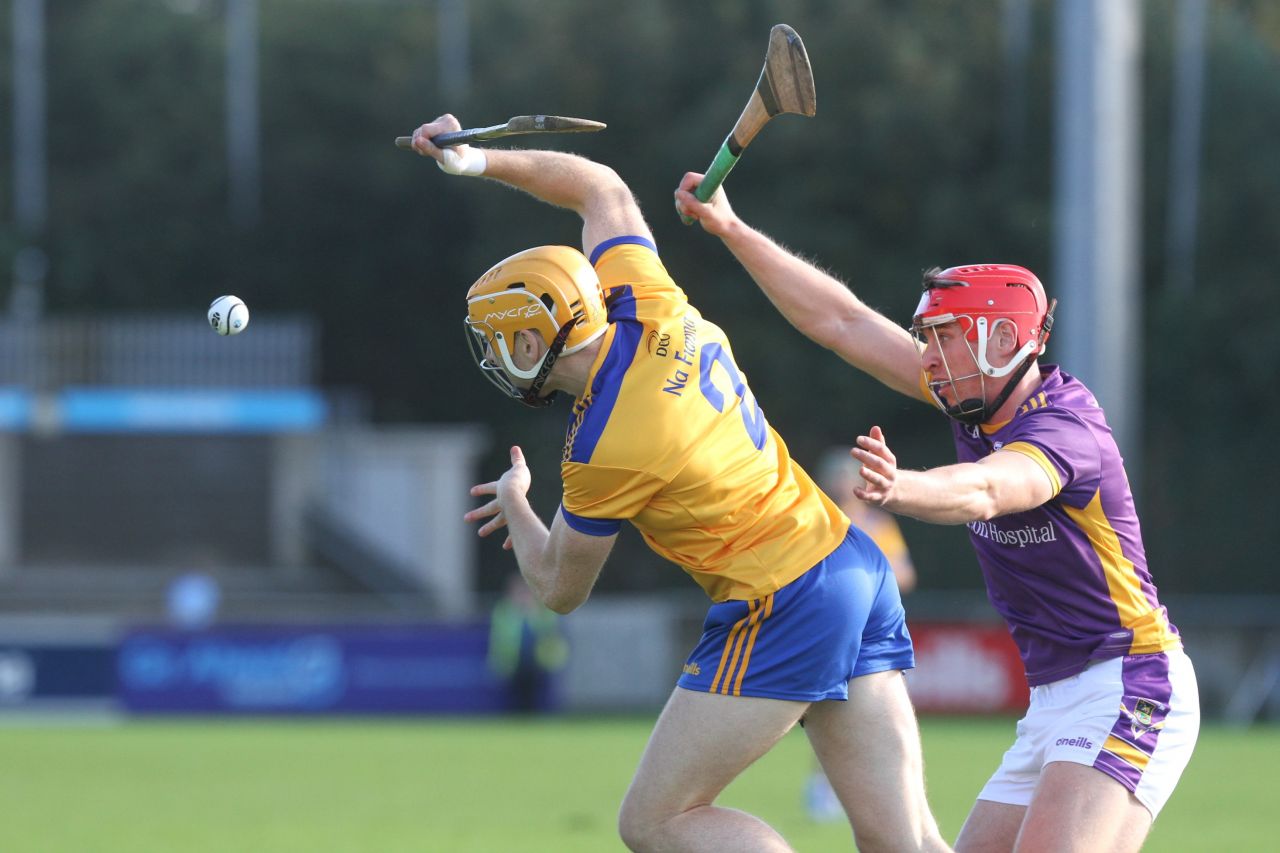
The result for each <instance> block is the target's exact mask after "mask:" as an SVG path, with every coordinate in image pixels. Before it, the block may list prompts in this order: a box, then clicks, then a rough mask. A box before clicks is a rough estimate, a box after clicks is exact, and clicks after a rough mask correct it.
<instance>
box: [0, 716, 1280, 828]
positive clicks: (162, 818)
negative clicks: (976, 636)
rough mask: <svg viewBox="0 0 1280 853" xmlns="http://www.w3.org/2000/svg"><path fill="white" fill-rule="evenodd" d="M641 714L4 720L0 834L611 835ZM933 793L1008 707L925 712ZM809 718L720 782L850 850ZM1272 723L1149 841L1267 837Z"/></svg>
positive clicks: (936, 803)
mask: <svg viewBox="0 0 1280 853" xmlns="http://www.w3.org/2000/svg"><path fill="white" fill-rule="evenodd" d="M651 724H652V719H651V718H648V717H646V718H630V717H628V718H622V719H597V718H577V717H566V718H551V719H542V720H532V721H528V722H520V721H510V720H494V719H486V720H435V719H423V720H395V721H370V720H352V721H303V720H282V721H245V722H227V721H206V720H198V721H190V722H179V721H158V722H130V723H122V724H112V725H76V726H50V725H37V724H32V725H25V724H22V723H20V722H14V721H10V722H9V724H8V725H5V726H4V727H2V728H0V850H4V851H9V852H10V853H26V851H33V853H34V851H39V853H57V852H58V851H68V853H72V851H74V853H85V851H93V852H94V853H114V852H115V851H120V853H126V851H127V853H147V851H164V853H170V851H176V852H177V853H198V851H210V853H213V851H217V853H226V851H237V853H248V852H249V851H263V852H264V853H287V851H305V853H316V851H344V852H345V851H352V853H354V852H355V851H371V852H372V851H376V852H377V853H393V851H442V852H443V853H465V852H466V851H476V853H481V852H482V851H483V853H491V851H548V853H552V851H554V853H573V851H584V853H585V851H592V853H595V852H596V851H610V850H622V849H623V848H622V845H621V843H620V842H619V841H618V840H617V836H616V834H615V830H614V818H615V815H616V813H617V806H618V803H619V801H620V800H621V798H622V794H623V792H624V791H625V790H626V786H627V783H628V782H629V780H630V778H631V772H632V770H633V768H634V767H635V764H636V761H637V759H638V758H639V755H640V751H641V750H642V749H643V747H644V743H645V739H646V737H647V736H648V732H649V728H650V725H651ZM922 728H923V737H924V745H925V760H926V763H927V774H928V781H929V790H930V800H931V802H932V804H933V808H934V812H935V813H936V815H937V817H938V820H939V823H940V824H941V826H942V830H943V833H944V835H945V836H946V837H948V838H952V839H953V838H954V837H955V834H956V832H957V831H958V830H959V828H960V824H961V822H962V821H963V820H964V816H965V814H966V813H967V811H968V808H969V806H970V804H971V803H972V800H973V797H974V795H975V794H976V793H977V791H978V789H979V787H980V786H981V784H982V782H983V781H984V780H985V778H986V777H987V775H988V774H989V773H990V771H991V770H992V769H993V768H994V766H995V763H996V762H997V760H998V759H999V757H1000V754H1001V753H1002V751H1003V750H1004V748H1005V747H1006V746H1007V745H1008V743H1009V741H1010V739H1011V738H1012V736H1013V721H1012V720H968V719H965V720H951V719H936V718H935V719H925V720H924V721H923V722H922ZM810 760H811V759H810V753H809V750H808V745H807V743H806V741H805V739H804V736H803V735H802V734H801V733H800V732H799V731H796V732H793V733H791V734H790V735H788V736H787V737H786V738H785V739H784V740H783V741H782V743H781V744H779V746H778V747H777V748H776V749H775V750H774V751H773V752H772V753H770V754H769V755H767V756H765V758H764V759H762V760H761V761H760V762H759V763H758V764H756V765H755V766H754V767H752V768H751V769H750V770H748V771H747V773H746V774H744V776H743V777H742V778H741V779H739V780H738V781H737V782H736V783H734V785H733V786H731V787H730V788H729V790H728V791H726V792H725V794H724V796H723V798H722V800H721V802H722V803H725V804H728V805H733V806H737V807H740V808H744V809H747V810H748V811H751V812H754V813H755V814H758V815H760V816H761V817H763V818H764V819H766V820H768V821H769V822H770V823H772V824H773V825H774V826H775V827H777V828H778V829H779V830H780V831H781V832H782V833H783V835H784V836H786V837H787V839H788V840H789V841H790V842H791V843H792V844H793V845H794V846H795V848H796V849H797V850H800V851H814V853H818V851H828V850H851V849H853V845H852V842H851V838H850V835H849V831H848V829H847V828H846V826H845V825H844V824H843V823H841V824H834V825H832V824H814V823H812V822H810V821H809V820H808V819H807V818H806V816H805V813H804V810H803V802H802V788H803V781H804V779H805V777H806V775H807V773H808V771H809V767H810ZM1277 767H1280V729H1276V728H1252V729H1244V730H1234V729H1224V728H1219V727H1206V729H1205V730H1204V731H1203V732H1202V733H1201V738H1200V745H1199V747H1198V749H1197V752H1196V755H1195V758H1194V759H1193V760H1192V763H1191V766H1190V768H1189V769H1188V771H1187V773H1186V775H1185V776H1184V778H1183V781H1182V784H1181V786H1180V787H1179V788H1178V790H1177V792H1176V793H1175V794H1174V797H1173V799H1172V801H1171V802H1170V804H1169V806H1168V808H1167V809H1166V811H1165V813H1164V815H1162V817H1161V819H1160V821H1159V822H1158V823H1157V824H1156V827H1155V830H1154V831H1153V833H1152V835H1151V838H1150V840H1149V842H1148V844H1147V847H1146V850H1147V851H1155V852H1156V853H1160V851H1215V853H1216V851H1223V850H1265V849H1274V845H1275V839H1276V827H1277V824H1276V818H1275V805H1274V802H1275V789H1276V782H1277V777H1278V776H1280V771H1277V769H1276V768H1277Z"/></svg>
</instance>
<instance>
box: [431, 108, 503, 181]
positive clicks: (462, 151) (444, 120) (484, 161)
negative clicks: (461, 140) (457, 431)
mask: <svg viewBox="0 0 1280 853" xmlns="http://www.w3.org/2000/svg"><path fill="white" fill-rule="evenodd" d="M455 130H462V125H461V124H459V123H458V120H457V119H456V118H454V117H453V116H452V115H450V114H449V113H445V114H444V115H442V116H440V118H438V119H436V120H435V121H433V122H429V123H427V124H424V125H422V126H421V127H419V128H418V129H417V130H415V131H414V132H413V143H412V144H413V150H414V151H417V152H418V153H419V154H421V155H423V156H424V157H431V158H432V159H434V160H435V161H436V165H437V166H439V167H440V169H441V171H444V172H448V173H449V174H450V175H468V176H473V177H474V176H476V175H483V174H484V171H485V169H486V168H488V166H489V160H488V158H487V157H485V154H484V151H482V150H481V149H479V148H472V147H471V146H470V145H453V146H450V147H449V148H438V147H436V146H435V145H433V144H432V143H431V140H432V139H434V138H436V137H437V136H439V135H440V134H442V133H451V132H453V131H455Z"/></svg>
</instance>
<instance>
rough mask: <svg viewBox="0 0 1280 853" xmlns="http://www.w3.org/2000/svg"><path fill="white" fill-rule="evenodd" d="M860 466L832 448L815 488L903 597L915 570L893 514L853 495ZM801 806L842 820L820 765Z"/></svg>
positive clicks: (820, 818) (845, 451)
mask: <svg viewBox="0 0 1280 853" xmlns="http://www.w3.org/2000/svg"><path fill="white" fill-rule="evenodd" d="M861 467H862V466H861V465H859V464H858V463H857V462H856V461H854V459H853V457H851V456H850V455H849V448H847V447H833V448H831V449H830V450H828V451H826V452H825V453H824V454H823V455H822V458H821V459H819V460H818V465H817V473H818V485H819V486H821V487H822V491H824V492H826V493H827V495H828V496H830V497H831V499H832V500H834V501H835V502H836V505H837V506H839V507H840V509H841V510H843V511H844V514H845V515H847V516H849V521H850V522H851V523H852V524H854V525H856V526H857V527H858V528H859V529H860V530H862V531H863V532H864V533H866V534H867V535H868V536H870V537H871V540H872V541H873V542H875V543H876V545H877V546H879V548H880V550H881V551H883V552H884V556H885V559H887V560H888V561H889V567H890V568H891V569H893V577H894V579H895V580H896V581H897V583H898V592H899V593H900V594H902V595H904V596H905V595H906V594H907V593H909V592H911V591H912V590H913V589H915V588H916V567H915V564H914V563H912V562H911V552H910V551H908V550H907V540H906V539H904V538H903V536H902V528H901V527H900V526H899V525H898V519H897V518H895V517H894V515H893V513H890V512H885V511H884V510H882V509H880V508H879V507H876V506H872V505H871V504H869V503H866V502H865V501H861V500H858V496H857V495H856V494H854V491H855V490H857V489H860V488H862V487H863V486H864V485H865V483H866V481H865V480H863V479H862V473H861V472H860V471H859V469H860V468H861ZM804 803H805V811H806V812H808V814H809V817H810V818H811V819H812V820H815V821H817V822H819V823H832V822H834V821H837V820H841V819H842V818H843V817H844V808H843V807H841V805H840V799H839V797H837V796H836V792H835V789H834V788H832V787H831V781H830V780H829V779H827V774H826V773H823V772H822V765H820V764H816V763H815V764H814V767H813V770H812V771H811V772H810V773H809V778H808V780H807V781H806V782H805V788H804Z"/></svg>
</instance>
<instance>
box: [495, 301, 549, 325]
mask: <svg viewBox="0 0 1280 853" xmlns="http://www.w3.org/2000/svg"><path fill="white" fill-rule="evenodd" d="M541 313H542V303H541V302H533V303H530V304H528V305H518V306H516V307H515V308H508V309H507V310H506V311H493V312H490V313H488V314H485V315H484V321H485V322H486V323H493V322H494V321H495V320H496V321H501V320H509V319H513V320H519V319H524V320H527V319H529V318H531V317H536V316H538V315H539V314H541Z"/></svg>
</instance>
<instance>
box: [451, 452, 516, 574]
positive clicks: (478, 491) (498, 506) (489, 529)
mask: <svg viewBox="0 0 1280 853" xmlns="http://www.w3.org/2000/svg"><path fill="white" fill-rule="evenodd" d="M531 485H533V474H531V473H530V471H529V466H528V465H527V464H526V463H525V461H524V452H523V451H522V450H521V449H520V448H519V447H512V448H511V467H510V468H508V469H507V471H506V473H504V474H503V475H502V476H501V477H499V478H498V479H497V480H494V481H493V482H491V483H481V484H480V485H478V486H472V487H471V496H472V497H480V496H482V495H493V500H491V501H489V502H488V503H487V504H485V505H483V506H479V507H476V508H475V509H473V510H471V511H470V512H468V513H467V514H466V515H464V516H463V517H462V520H463V521H466V522H473V521H479V520H481V519H484V518H487V519H489V520H488V521H487V522H485V523H484V524H482V525H481V526H480V528H479V529H478V530H476V533H478V534H479V535H481V536H488V535H489V534H490V533H493V532H494V531H496V530H501V529H502V528H504V527H506V526H507V511H508V510H509V509H510V508H511V507H512V506H513V505H514V504H516V503H517V502H519V503H526V504H527V503H528V500H529V499H528V495H529V487H530V486H531ZM502 547H503V548H505V549H506V550H508V551H510V550H511V537H510V536H508V537H507V539H506V541H505V542H503V543H502Z"/></svg>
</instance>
